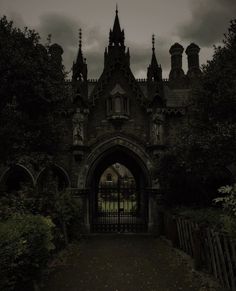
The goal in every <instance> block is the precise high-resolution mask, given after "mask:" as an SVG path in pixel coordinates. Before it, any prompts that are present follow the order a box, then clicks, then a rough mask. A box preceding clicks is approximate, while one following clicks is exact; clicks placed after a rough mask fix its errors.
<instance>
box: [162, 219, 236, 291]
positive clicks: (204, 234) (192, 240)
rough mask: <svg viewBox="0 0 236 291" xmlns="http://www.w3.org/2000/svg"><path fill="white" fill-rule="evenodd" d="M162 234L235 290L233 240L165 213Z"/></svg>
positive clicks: (235, 251)
mask: <svg viewBox="0 0 236 291" xmlns="http://www.w3.org/2000/svg"><path fill="white" fill-rule="evenodd" d="M163 218H164V229H163V231H164V235H165V236H166V237H167V239H169V240H171V241H172V243H173V246H174V247H177V248H180V249H181V250H183V251H184V252H186V253H187V254H189V255H190V256H192V257H193V259H194V265H195V268H196V269H198V270H200V269H203V270H206V271H207V272H209V273H211V274H213V275H214V277H215V278H216V279H217V280H219V281H220V283H221V285H222V286H224V287H225V288H226V289H228V290H232V291H236V240H235V239H232V238H231V237H229V236H227V235H226V234H223V233H219V232H217V231H214V230H213V229H211V228H209V227H207V226H201V225H199V224H198V223H196V222H193V221H191V220H190V219H187V218H184V217H181V216H176V215H173V214H171V213H164V216H163Z"/></svg>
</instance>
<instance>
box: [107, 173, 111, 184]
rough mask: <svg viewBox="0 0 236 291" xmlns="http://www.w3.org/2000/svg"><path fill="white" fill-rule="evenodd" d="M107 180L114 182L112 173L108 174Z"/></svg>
mask: <svg viewBox="0 0 236 291" xmlns="http://www.w3.org/2000/svg"><path fill="white" fill-rule="evenodd" d="M107 182H112V175H111V174H110V173H108V174H107Z"/></svg>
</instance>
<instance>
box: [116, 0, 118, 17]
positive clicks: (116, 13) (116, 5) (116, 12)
mask: <svg viewBox="0 0 236 291" xmlns="http://www.w3.org/2000/svg"><path fill="white" fill-rule="evenodd" d="M117 14H118V4H117V3H116V15H117Z"/></svg>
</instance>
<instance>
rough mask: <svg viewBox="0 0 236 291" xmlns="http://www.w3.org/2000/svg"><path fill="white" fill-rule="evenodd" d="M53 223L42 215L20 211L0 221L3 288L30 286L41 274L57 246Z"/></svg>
mask: <svg viewBox="0 0 236 291" xmlns="http://www.w3.org/2000/svg"><path fill="white" fill-rule="evenodd" d="M53 227H54V225H53V223H52V222H51V220H50V219H48V218H45V217H42V216H40V215H16V216H13V217H12V218H9V219H8V220H6V221H4V222H1V223H0V278H1V280H0V290H21V289H22V287H24V290H26V288H25V286H27V285H28V284H29V283H30V282H33V281H35V280H37V279H38V278H39V277H40V274H41V271H42V270H43V269H44V268H45V266H46V264H47V261H48V259H49V256H50V252H51V250H52V249H53V248H54V245H53V243H52V239H53V237H52V229H53ZM31 290H32V289H31Z"/></svg>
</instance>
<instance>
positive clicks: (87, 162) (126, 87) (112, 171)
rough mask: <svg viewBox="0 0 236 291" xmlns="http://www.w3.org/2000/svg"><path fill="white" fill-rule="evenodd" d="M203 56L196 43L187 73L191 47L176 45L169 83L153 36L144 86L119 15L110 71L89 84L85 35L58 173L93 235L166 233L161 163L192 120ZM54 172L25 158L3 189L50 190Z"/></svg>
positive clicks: (6, 173)
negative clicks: (161, 229)
mask: <svg viewBox="0 0 236 291" xmlns="http://www.w3.org/2000/svg"><path fill="white" fill-rule="evenodd" d="M199 51H200V48H199V47H198V46H197V45H196V44H193V43H192V44H190V45H189V46H188V47H187V48H186V50H185V53H186V55H187V56H186V57H187V60H188V71H187V73H185V72H184V71H183V69H182V55H183V52H184V48H183V47H182V46H181V45H180V44H178V43H175V44H174V45H173V46H171V48H170V50H169V52H170V57H171V68H170V73H169V79H168V80H166V79H163V77H162V68H161V65H160V64H159V62H158V56H157V54H156V52H155V39H154V36H153V40H152V48H150V65H149V66H148V68H147V78H146V79H136V78H135V77H134V75H133V73H132V71H131V69H130V51H129V48H126V46H125V33H124V30H122V29H121V26H120V22H119V17H118V11H117V10H116V14H115V20H114V25H113V28H112V29H111V30H110V33H109V41H108V46H107V47H106V48H105V52H104V69H103V72H102V74H101V76H100V77H99V78H98V79H97V80H94V79H93V80H89V79H88V69H87V64H86V60H85V58H84V55H83V51H82V33H80V43H79V49H78V55H77V58H76V60H75V62H74V63H73V67H72V79H71V80H70V81H68V82H67V86H68V90H69V91H70V95H71V99H70V100H68V104H69V105H68V104H67V114H65V116H64V119H65V122H64V123H65V134H64V136H63V137H62V151H61V155H60V156H59V157H58V158H57V161H56V162H55V163H53V164H52V165H51V171H50V173H51V175H52V176H53V177H56V178H57V181H58V189H59V190H63V189H66V188H68V189H69V190H70V191H71V193H72V194H71V195H75V196H76V197H78V199H80V200H81V203H82V204H83V211H84V222H83V223H84V228H85V229H86V230H87V231H88V232H92V231H94V232H97V231H98V232H100V231H102V232H112V231H115V232H116V231H118V232H137V231H140V232H147V231H149V232H157V231H158V225H159V217H158V213H159V212H158V210H159V209H161V207H162V194H163V193H162V192H161V190H160V186H159V178H158V173H157V172H156V170H155V169H156V163H158V158H159V157H160V155H161V154H162V153H163V152H164V151H165V150H166V148H168V147H171V146H172V145H173V143H174V140H175V134H176V131H177V130H178V127H179V126H181V124H182V123H183V122H184V121H185V118H184V116H185V111H186V104H187V100H188V97H189V96H190V94H191V86H192V84H193V82H194V81H195V80H196V78H198V76H199V74H200V73H201V72H200V69H199ZM46 173H48V172H47V169H46V167H41V168H35V167H33V165H32V164H30V163H28V164H27V163H25V162H24V159H22V160H19V161H17V162H16V163H15V164H14V165H12V166H9V167H2V168H1V173H0V174H1V175H0V179H1V181H0V183H1V188H2V189H8V190H9V191H10V190H11V188H17V189H19V188H20V187H21V183H22V182H25V181H28V183H30V184H31V185H32V187H46V185H45V181H46V180H47V179H46V175H47V174H46Z"/></svg>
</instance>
